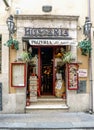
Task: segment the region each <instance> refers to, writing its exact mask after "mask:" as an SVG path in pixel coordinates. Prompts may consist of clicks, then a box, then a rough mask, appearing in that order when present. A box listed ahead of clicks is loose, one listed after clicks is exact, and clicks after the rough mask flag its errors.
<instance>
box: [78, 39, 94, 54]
mask: <svg viewBox="0 0 94 130" xmlns="http://www.w3.org/2000/svg"><path fill="white" fill-rule="evenodd" d="M78 47H79V48H80V49H81V52H82V55H85V56H87V54H89V53H90V52H91V49H92V48H91V42H90V40H87V39H84V40H83V41H81V42H79V43H78Z"/></svg>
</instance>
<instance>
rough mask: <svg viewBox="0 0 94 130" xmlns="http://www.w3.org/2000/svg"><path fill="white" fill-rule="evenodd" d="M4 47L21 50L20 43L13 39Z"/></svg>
mask: <svg viewBox="0 0 94 130" xmlns="http://www.w3.org/2000/svg"><path fill="white" fill-rule="evenodd" d="M4 45H5V46H7V47H12V48H13V47H14V49H16V50H19V42H18V41H17V40H15V39H13V38H10V39H9V40H8V41H7V42H6V43H4Z"/></svg>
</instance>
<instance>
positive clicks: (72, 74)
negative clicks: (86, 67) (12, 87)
mask: <svg viewBox="0 0 94 130" xmlns="http://www.w3.org/2000/svg"><path fill="white" fill-rule="evenodd" d="M68 89H69V90H77V89H78V64H77V63H70V64H68Z"/></svg>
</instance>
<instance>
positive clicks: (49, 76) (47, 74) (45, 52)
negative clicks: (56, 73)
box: [40, 47, 53, 95]
mask: <svg viewBox="0 0 94 130" xmlns="http://www.w3.org/2000/svg"><path fill="white" fill-rule="evenodd" d="M40 52H41V95H52V94H53V48H52V47H41V50H40Z"/></svg>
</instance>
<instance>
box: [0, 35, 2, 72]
mask: <svg viewBox="0 0 94 130" xmlns="http://www.w3.org/2000/svg"><path fill="white" fill-rule="evenodd" d="M1 66H2V36H1V35H0V73H1Z"/></svg>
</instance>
